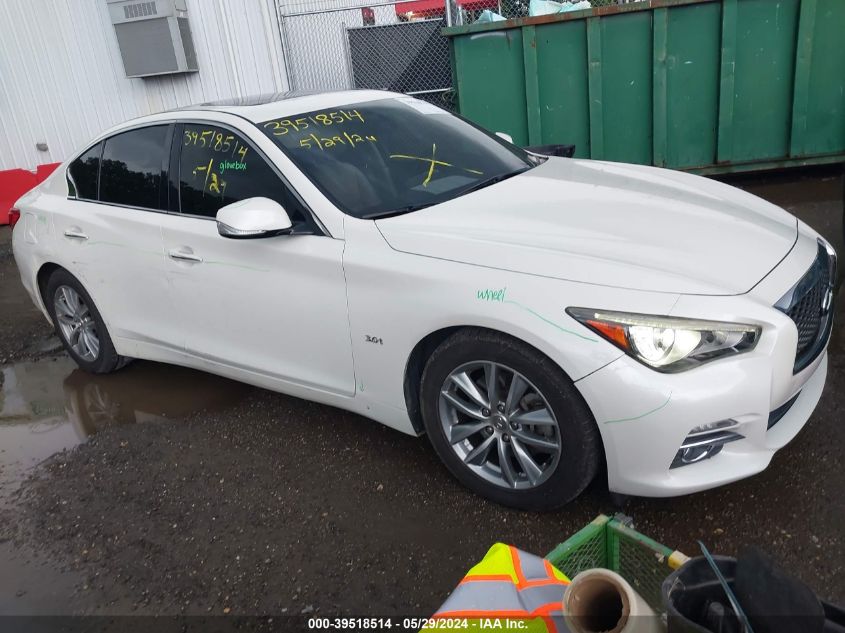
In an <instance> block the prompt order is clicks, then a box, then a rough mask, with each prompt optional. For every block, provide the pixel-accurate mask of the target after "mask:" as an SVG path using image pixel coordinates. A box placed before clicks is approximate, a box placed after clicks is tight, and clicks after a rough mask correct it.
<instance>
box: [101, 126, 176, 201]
mask: <svg viewBox="0 0 845 633" xmlns="http://www.w3.org/2000/svg"><path fill="white" fill-rule="evenodd" d="M167 139H168V126H167V125H154V126H151V127H144V128H138V129H136V130H130V131H128V132H122V133H120V134H117V135H115V136H112V137H111V138H108V139H106V140H105V147H104V148H103V159H102V166H101V169H100V202H111V203H114V204H125V205H129V206H133V207H143V208H146V209H163V208H165V205H163V204H162V195H161V191H162V185H163V182H164V174H163V173H162V172H163V167H164V165H165V164H166V163H165V156H166V155H167V154H168V148H167Z"/></svg>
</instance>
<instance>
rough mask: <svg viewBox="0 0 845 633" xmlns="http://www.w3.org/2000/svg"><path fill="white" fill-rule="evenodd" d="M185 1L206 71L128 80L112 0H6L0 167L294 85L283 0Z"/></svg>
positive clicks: (29, 163)
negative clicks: (150, 118) (144, 119)
mask: <svg viewBox="0 0 845 633" xmlns="http://www.w3.org/2000/svg"><path fill="white" fill-rule="evenodd" d="M187 2H188V20H189V23H190V27H191V34H192V36H193V40H194V46H195V48H196V52H197V62H198V66H199V72H198V73H187V74H180V75H167V76H162V77H153V78H149V79H129V78H127V77H126V74H125V73H124V70H123V62H122V60H121V57H120V50H119V49H118V45H117V38H116V36H115V32H114V27H113V26H112V24H111V21H110V19H109V14H108V6H107V5H106V2H105V0H0V169H12V168H15V167H24V168H27V169H33V168H34V167H35V166H36V165H39V164H44V163H54V162H59V161H62V160H64V159H65V158H68V157H69V156H71V155H72V153H73V152H75V151H76V150H79V149H82V146H83V145H84V144H85V143H86V142H87V141H88V140H89V139H91V138H92V137H94V136H96V135H97V134H99V133H100V132H101V131H102V130H104V129H106V128H108V127H110V126H112V125H115V124H117V123H120V122H122V121H125V120H127V119H131V118H133V117H137V116H142V115H145V114H150V113H154V112H159V111H161V110H167V109H170V108H176V107H181V106H185V105H190V104H194V103H202V102H204V101H210V100H214V99H224V98H228V97H235V96H243V95H250V94H261V93H270V92H282V91H285V90H287V89H288V80H287V72H286V69H285V64H284V56H283V54H282V48H281V41H280V34H279V27H278V17H277V10H276V4H275V0H187ZM36 143H46V144H47V147H48V149H47V151H39V150H37V149H36Z"/></svg>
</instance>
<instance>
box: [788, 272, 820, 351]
mask: <svg viewBox="0 0 845 633" xmlns="http://www.w3.org/2000/svg"><path fill="white" fill-rule="evenodd" d="M825 292H827V282H826V281H825V280H824V279H822V278H821V277H819V279H818V280H817V281H816V283H815V284H814V285H813V286H812V287H811V288H810V290H809V291H808V292H807V294H805V295H804V296H803V297H802V298H801V300H800V301H798V302H797V303H796V304H795V305H793V306H792V307H791V308H789V310H787V312H786V313H787V314H788V315H789V318H790V319H792V320H793V321H794V322H795V327H797V328H798V350H797V352H796V353H797V355H798V356H801V355H802V354H803V353H804V352H806V351H807V348H809V347H810V345H812V344H813V343H814V342H815V340H816V339H817V338H818V337H819V329H821V324H822V313H821V304H822V298H823V297H824V294H825Z"/></svg>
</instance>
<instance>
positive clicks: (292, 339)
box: [162, 122, 355, 395]
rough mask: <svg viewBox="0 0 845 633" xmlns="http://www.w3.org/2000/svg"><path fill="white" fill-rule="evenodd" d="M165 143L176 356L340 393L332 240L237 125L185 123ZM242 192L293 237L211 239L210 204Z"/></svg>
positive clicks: (341, 298) (345, 359)
mask: <svg viewBox="0 0 845 633" xmlns="http://www.w3.org/2000/svg"><path fill="white" fill-rule="evenodd" d="M176 139H177V140H176V142H174V152H173V157H172V160H171V165H172V167H171V170H170V171H171V191H174V190H175V191H177V192H178V195H176V196H175V198H176V200H177V201H178V209H172V210H178V211H179V213H178V214H171V215H167V216H165V217H164V218H163V228H162V237H163V240H164V250H165V254H166V256H167V264H166V266H167V278H168V281H169V284H170V286H171V291H172V293H173V300H174V302H175V304H176V307H177V311H178V313H179V315H180V318H181V321H182V326H183V327H184V330H185V341H186V351H187V353H188V354H190V355H191V356H194V357H196V358H199V359H202V360H203V361H205V362H206V363H208V364H210V365H211V368H212V369H213V368H214V367H213V366H214V365H222V366H225V367H229V368H234V369H236V370H239V371H241V372H251V373H256V374H259V375H260V376H263V377H265V380H259V382H261V383H266V378H270V379H272V380H274V381H278V382H280V383H284V384H294V385H300V386H303V387H308V388H312V389H318V390H322V391H329V392H332V393H335V394H342V395H352V394H353V393H354V389H355V378H354V373H353V367H352V350H351V343H350V338H349V320H348V318H347V307H346V283H345V280H344V275H343V267H342V255H343V246H344V243H343V241H342V240H336V239H333V238H331V237H329V236H327V235H325V234H323V233H322V232H321V231H320V229H319V228H318V227H317V225H316V224H315V222H314V220H313V218H312V217H311V215H310V213H309V212H308V210H307V209H306V208H305V205H304V203H303V202H302V201H301V200H300V199H299V198H298V196H297V195H296V194H295V193H294V192H293V191H292V190H291V189H290V187H289V186H288V185H287V183H286V182H285V181H284V180H283V179H282V178H281V176H280V174H279V173H278V172H277V171H276V169H275V168H274V167H273V166H271V164H270V162H269V161H268V160H267V159H266V157H265V156H264V155H263V154H261V153H260V152H259V151H258V150H257V149H256V148H255V147H254V145H252V144H251V143H249V142H248V141H247V140H245V138H244V135H243V134H241V133H239V132H238V131H237V130H235V129H232V128H229V127H226V126H222V125H221V124H216V123H215V124H211V123H204V122H197V123H193V122H192V123H187V122H186V123H184V124H182V125H180V126H179V128H178V129H177V137H176ZM177 145H178V149H177ZM253 197H265V198H270V199H272V200H275V201H276V202H278V203H279V204H281V205H282V206H283V207H284V208H285V210H286V211H287V213H288V215H289V216H290V218H291V220H292V221H293V224H294V232H293V234H291V235H282V236H276V237H269V238H260V239H229V238H226V237H222V236H221V235H220V234H219V233H218V231H217V224H216V222H215V219H214V218H215V215H216V213H217V210H218V209H219V208H220V207H222V206H225V205H227V204H231V203H233V202H237V201H239V200H244V199H246V198H253ZM171 198H174V196H172V195H171ZM242 377H244V376H242ZM247 378H248V377H244V379H247Z"/></svg>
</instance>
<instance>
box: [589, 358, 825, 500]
mask: <svg viewBox="0 0 845 633" xmlns="http://www.w3.org/2000/svg"><path fill="white" fill-rule="evenodd" d="M767 365H768V363H767V359H766V358H764V357H762V356H761V357H756V358H754V357H749V358H745V359H743V358H741V357H737V358H736V359H731V360H728V361H722V362H715V363H711V364H710V365H706V366H704V367H700V368H698V369H696V370H693V371H690V372H686V373H681V374H660V373H657V372H654V371H651V370H650V369H648V368H646V367H644V366H643V365H641V364H639V363H637V362H636V361H634V360H633V359H631V358H629V357H627V356H625V357H623V358H620V359H619V360H618V361H615V362H613V363H611V364H610V365H608V366H607V367H605V368H603V369H602V370H600V371H598V372H595V373H594V374H591V375H590V376H588V377H586V378H584V379H583V380H580V381H579V382H578V383H576V385H577V386H578V388H579V390H580V391H581V393H582V395H583V396H584V398H585V399H586V400H587V403H588V404H589V406H590V407H591V409H592V411H593V414H594V415H595V417H596V421H597V423H598V425H599V430H600V432H601V435H602V440H603V442H604V447H605V453H606V456H607V470H608V483H609V487H610V489H611V490H612V491H614V492H619V493H623V494H630V495H638V496H645V497H671V496H676V495H683V494H688V493H692V492H698V491H700V490H706V489H708V488H713V487H716V486H720V485H722V484H727V483H730V482H733V481H737V480H739V479H743V478H745V477H749V476H750V475H754V474H756V473H759V472H760V471H762V470H764V469H765V468H766V466H768V465H769V462H770V461H771V459H772V455H774V453H775V451H777V450H778V449H779V448H781V447H783V446H784V445H786V444H787V443H788V442H789V441H791V440H792V438H794V437H795V436H796V435H797V434H798V432H799V431H800V430H801V428H802V427H803V426H804V424H805V423H806V422H807V420H808V419H809V417H810V415H811V414H812V412H813V410H814V409H815V407H816V404H817V403H818V401H819V398H820V397H821V394H822V390H823V388H824V383H825V379H826V377H827V352H824V353H823V354H822V355H821V356H819V358H817V359H816V361H815V362H813V364H812V365H811V366H810V367H808V368H807V369H806V370H805V371H804V372H802V373H801V375H800V382H801V384H800V387H799V389H798V391H796V392H794V393H791V394H790V395H789V396H788V397H786V398H784V399H783V402H780V403H778V405H776V406H772V404H771V402H772V398H771V396H772V394H771V389H772V380H771V375H772V372H771V367H769V366H767ZM796 393H797V394H798V397H797V398H796V399H795V402H794V403H793V404H792V406H790V407H789V410H788V411H787V412H786V413H785V414H784V415H783V417H781V418H780V419H779V420H778V421H777V423H776V424H774V425H773V426H772V427H771V428H770V429H769V428H767V427H768V425H769V415H770V412H771V411H773V410H775V409H777V407H778V406H780V405H782V404H784V403H785V402H788V401H789V400H790V399H792V398H793V397H794V396H795V394H796ZM633 403H636V404H633ZM727 419H733V420H736V421H737V422H738V423H739V425H738V426H737V427H734V428H733V429H732V430H733V431H736V432H738V433H740V434H741V435H743V439H741V440H738V441H734V442H731V443H729V444H725V446H724V447H723V449H722V451H721V452H720V453H719V454H717V455H715V456H714V457H712V458H710V459H705V460H703V461H701V462H699V463H695V464H689V465H686V466H683V467H680V468H670V465H671V463H672V461H673V459H674V458H675V455H676V454H677V452H678V448H679V447H680V446H681V444H682V443H683V441H684V439H685V438H686V436H687V435H688V434H689V432H690V431H691V430H692V429H693V428H694V427H696V426H699V425H703V424H710V423H713V422H717V421H720V420H727Z"/></svg>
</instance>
